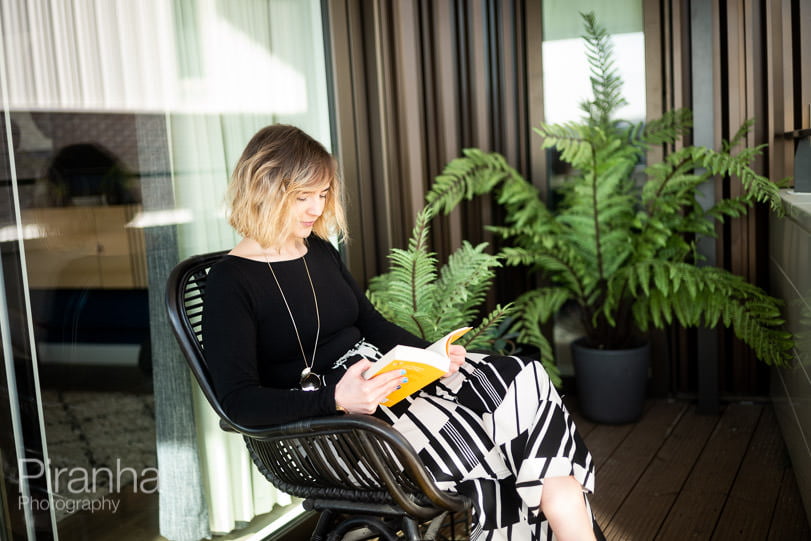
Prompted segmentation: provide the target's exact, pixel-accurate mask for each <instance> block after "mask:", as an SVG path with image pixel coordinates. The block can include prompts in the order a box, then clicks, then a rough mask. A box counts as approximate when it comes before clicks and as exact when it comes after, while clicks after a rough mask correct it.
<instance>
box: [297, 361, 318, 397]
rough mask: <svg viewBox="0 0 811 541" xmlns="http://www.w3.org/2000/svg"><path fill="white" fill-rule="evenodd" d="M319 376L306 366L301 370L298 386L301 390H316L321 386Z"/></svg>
mask: <svg viewBox="0 0 811 541" xmlns="http://www.w3.org/2000/svg"><path fill="white" fill-rule="evenodd" d="M321 385H322V383H321V376H319V375H318V374H316V373H315V372H313V371H311V370H310V367H309V366H308V367H306V368H305V369H304V370H302V371H301V379H300V380H299V387H301V390H302V391H317V390H318V389H320V388H321Z"/></svg>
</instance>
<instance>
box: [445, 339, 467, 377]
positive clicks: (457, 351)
mask: <svg viewBox="0 0 811 541" xmlns="http://www.w3.org/2000/svg"><path fill="white" fill-rule="evenodd" d="M466 354H467V351H466V350H465V348H464V347H463V346H459V345H456V344H451V345H450V346H449V347H448V357H450V359H451V366H450V370H448V373H447V374H445V375H444V376H442V377H445V378H447V377H448V376H452V375H454V374H455V373H457V372H458V371H459V367H460V366H462V365H463V364H465V355H466Z"/></svg>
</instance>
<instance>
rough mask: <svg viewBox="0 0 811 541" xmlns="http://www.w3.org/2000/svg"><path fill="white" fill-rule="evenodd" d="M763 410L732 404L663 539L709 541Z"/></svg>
mask: <svg viewBox="0 0 811 541" xmlns="http://www.w3.org/2000/svg"><path fill="white" fill-rule="evenodd" d="M762 410H763V406H760V405H753V404H748V405H745V404H730V405H729V406H727V408H726V409H725V411H724V414H723V416H722V417H721V420H720V422H719V423H718V426H716V428H715V431H714V432H713V433H712V435H711V436H710V439H709V441H708V442H707V445H706V446H705V447H704V450H703V451H702V452H701V456H700V457H699V459H698V461H697V462H696V465H695V467H694V468H693V471H692V472H691V473H690V475H689V477H688V478H687V482H686V483H685V484H684V487H683V488H682V490H681V492H680V493H679V495H678V498H677V499H676V502H675V503H674V504H673V507H672V509H671V510H670V513H669V514H668V516H667V519H666V520H665V523H664V524H663V525H662V528H661V530H660V531H659V534H658V535H657V537H658V538H660V539H688V538H689V539H709V537H710V535H711V534H712V532H713V529H714V528H715V524H716V522H717V521H718V517H719V516H720V514H721V510H722V509H723V507H724V502H725V501H726V498H727V495H728V494H729V491H730V489H731V487H732V484H733V483H734V482H735V475H736V474H737V472H738V468H739V467H740V464H741V462H742V461H743V458H744V456H745V454H746V447H747V445H748V444H749V441H750V439H751V437H752V433H753V432H754V429H755V426H757V422H758V419H759V418H760V416H761V412H762Z"/></svg>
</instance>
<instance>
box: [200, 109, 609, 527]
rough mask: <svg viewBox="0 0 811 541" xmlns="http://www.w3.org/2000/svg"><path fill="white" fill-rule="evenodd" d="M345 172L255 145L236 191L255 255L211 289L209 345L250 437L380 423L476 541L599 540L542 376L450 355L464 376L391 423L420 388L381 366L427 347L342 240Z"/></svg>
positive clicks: (574, 439)
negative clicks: (410, 388) (290, 425)
mask: <svg viewBox="0 0 811 541" xmlns="http://www.w3.org/2000/svg"><path fill="white" fill-rule="evenodd" d="M341 199H342V198H341V184H340V182H339V179H338V174H337V164H336V162H335V159H334V158H333V157H332V156H331V155H330V154H329V153H328V152H327V151H326V150H325V149H324V148H323V146H321V145H320V144H319V143H318V142H316V141H315V140H314V139H312V138H311V137H309V136H308V135H306V134H305V133H304V132H302V131H301V130H299V129H298V128H295V127H292V126H283V125H274V126H268V127H266V128H264V129H262V130H260V131H259V132H258V133H257V134H256V135H254V137H253V138H252V139H251V141H250V142H249V143H248V145H247V147H246V148H245V151H244V152H243V154H242V156H241V157H240V159H239V161H238V162H237V165H236V167H235V170H234V173H233V175H232V179H231V184H230V186H229V204H230V216H229V221H230V223H231V225H232V226H233V227H234V229H235V230H236V231H237V232H238V233H240V234H241V235H242V236H243V239H242V240H241V241H240V242H239V243H238V244H237V245H236V246H235V247H234V249H233V250H231V252H230V253H229V255H228V256H226V257H225V258H224V259H223V260H222V261H221V262H219V263H218V264H217V265H215V266H214V267H213V268H212V269H211V272H210V274H209V277H208V281H207V287H206V302H205V307H204V312H203V314H204V315H203V342H204V344H205V348H206V359H207V361H208V363H209V368H210V370H211V375H212V380H213V381H214V384H215V387H216V391H217V394H218V395H219V397H220V400H221V401H222V404H223V407H224V408H225V410H226V411H227V412H228V414H229V415H230V416H231V417H232V418H233V419H234V420H235V421H237V422H239V423H242V424H245V425H271V424H278V423H284V422H287V421H292V420H294V419H299V418H304V417H313V416H323V415H332V414H335V415H337V414H341V413H342V412H348V413H364V414H371V415H375V416H377V417H379V418H381V419H383V420H385V421H387V422H388V423H390V424H391V425H393V426H394V427H395V428H396V429H397V430H399V431H400V432H402V433H404V434H405V435H406V436H407V437H408V439H409V440H410V441H411V442H412V444H413V445H414V447H415V449H416V450H417V452H418V453H419V454H420V456H421V457H422V459H423V461H424V462H425V464H426V466H427V467H428V469H429V470H430V471H431V473H432V474H433V476H434V477H435V479H436V481H437V483H438V485H439V486H440V487H441V488H443V489H449V490H456V491H458V492H460V493H463V494H466V495H467V496H469V497H470V498H471V500H472V501H473V502H474V525H473V534H472V536H471V538H472V539H476V538H478V537H480V536H481V537H483V538H486V539H512V540H523V539H526V540H529V539H548V538H550V537H551V536H552V534H551V532H549V528H550V527H551V530H552V531H553V532H554V536H555V538H557V539H562V540H568V539H572V540H578V541H582V540H587V539H594V534H593V531H592V517H591V511H590V509H589V506H588V500H587V498H586V496H585V492H586V491H591V490H593V484H594V474H593V464H592V459H591V455H590V454H589V452H588V450H587V449H586V448H585V445H584V444H583V442H582V440H581V439H580V437H579V436H578V434H577V432H576V430H575V427H574V424H573V423H572V421H571V419H570V418H569V415H568V413H567V412H566V409H565V408H564V406H563V404H562V403H561V400H560V397H559V396H558V394H557V392H556V391H555V389H554V387H553V386H552V385H551V384H550V382H549V378H548V377H547V375H546V373H545V372H544V370H543V368H542V366H541V364H540V363H539V362H537V361H533V360H529V359H520V358H517V357H503V356H484V355H480V354H473V353H467V352H466V351H465V349H464V348H463V347H461V346H458V345H454V346H452V347H451V350H450V358H451V369H450V372H449V373H448V374H447V375H446V376H445V377H444V378H442V379H440V380H439V381H438V382H437V383H435V384H433V385H429V386H428V387H426V388H425V389H423V390H422V391H420V392H419V393H416V394H414V395H412V396H411V397H409V398H407V399H405V400H403V401H401V402H400V403H398V404H396V405H394V406H392V407H390V408H389V407H386V406H384V405H381V401H383V400H384V399H385V397H386V396H387V395H388V394H389V393H391V392H392V391H393V390H394V389H396V388H397V386H398V385H400V384H401V383H403V381H404V380H405V379H406V378H408V374H403V373H399V372H388V373H384V374H380V375H378V376H376V377H374V378H371V379H369V380H366V379H364V378H363V376H362V373H363V372H364V371H365V370H366V369H367V368H368V367H369V366H370V365H371V361H370V359H372V360H374V359H376V358H378V357H379V356H380V353H379V352H380V351H384V352H385V351H388V350H389V349H390V348H392V347H393V346H395V345H397V344H406V345H413V346H420V347H424V346H426V345H428V343H427V342H425V341H424V340H421V339H420V338H418V337H416V336H414V335H412V334H410V333H409V332H407V331H405V330H404V329H401V328H400V327H398V326H396V325H394V324H392V323H390V322H388V321H386V320H385V319H384V318H383V317H382V316H381V315H380V314H379V313H378V312H377V311H376V310H375V309H374V308H373V307H372V305H371V304H370V303H369V301H368V300H367V299H366V298H365V296H364V294H363V292H362V291H361V289H360V288H359V287H358V285H357V284H356V282H355V281H354V280H353V278H352V276H351V275H350V274H349V272H348V271H347V269H346V267H345V266H344V265H343V263H342V262H341V259H340V257H339V255H338V252H337V251H336V250H335V248H333V246H332V245H331V244H330V243H329V242H328V241H327V240H326V239H327V238H329V237H330V236H331V235H335V236H337V237H339V238H340V237H342V236H344V234H345V230H346V227H345V220H344V214H343V207H342V204H341Z"/></svg>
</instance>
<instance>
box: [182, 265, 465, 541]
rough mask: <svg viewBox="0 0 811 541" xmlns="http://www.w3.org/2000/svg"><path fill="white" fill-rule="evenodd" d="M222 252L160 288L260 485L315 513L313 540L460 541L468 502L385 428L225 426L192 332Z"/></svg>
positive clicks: (316, 423)
mask: <svg viewBox="0 0 811 541" xmlns="http://www.w3.org/2000/svg"><path fill="white" fill-rule="evenodd" d="M224 254H225V252H215V253H210V254H203V255H199V256H193V257H190V258H188V259H186V260H184V261H182V262H181V263H179V264H178V265H177V266H176V267H175V268H174V270H173V271H172V273H171V274H170V276H169V280H168V283H167V290H166V304H167V310H168V312H169V319H170V322H171V325H172V329H173V331H174V333H175V336H176V337H177V340H178V342H179V344H180V348H181V350H182V351H183V354H184V356H185V357H186V360H187V361H188V364H189V367H190V368H191V371H192V373H193V374H194V376H195V378H196V379H197V382H198V383H199V385H200V388H201V389H202V391H203V394H204V395H205V397H206V398H207V399H208V402H209V403H210V404H211V406H212V408H214V411H215V412H216V413H217V415H219V417H220V426H221V427H222V428H223V429H224V430H229V431H233V432H238V433H240V434H242V436H243V437H244V439H245V442H246V444H247V447H248V451H249V453H250V456H251V458H252V459H253V461H254V463H255V464H256V465H257V467H258V469H259V470H260V471H261V472H262V473H263V474H264V476H265V477H266V478H267V479H268V481H270V482H271V483H272V484H273V485H275V486H276V487H277V488H278V489H280V490H282V491H284V492H286V493H288V494H291V495H293V496H297V497H300V498H303V499H304V501H303V506H304V508H305V509H308V510H313V511H319V512H320V513H321V515H320V517H319V520H318V524H317V526H316V529H315V531H314V532H313V534H312V537H311V539H312V540H322V539H326V540H341V539H370V538H379V539H381V540H392V539H398V538H400V539H402V538H405V539H409V540H418V539H439V538H447V537H446V536H447V535H448V534H447V533H446V532H445V530H446V529H447V528H448V525H449V524H450V525H451V527H456V528H457V531H456V532H452V533H450V537H451V538H455V539H464V538H466V536H467V532H468V524H467V522H468V518H467V517H468V509H469V501H468V500H467V499H465V498H464V497H462V496H460V495H457V494H452V493H448V492H444V491H441V490H439V488H438V487H437V486H436V484H435V483H434V482H433V479H432V478H431V476H430V475H429V473H428V471H427V470H426V469H425V466H424V465H423V463H422V461H421V460H420V458H419V456H418V455H417V454H416V452H415V451H414V449H413V447H411V444H409V443H408V441H407V440H406V439H405V438H404V437H403V436H402V435H401V434H400V433H399V432H397V431H396V430H394V429H393V428H392V427H391V426H389V425H388V424H386V423H384V422H383V421H381V420H379V419H376V418H375V417H372V416H369V415H343V416H338V415H336V416H331V417H323V418H312V419H305V420H302V421H297V422H294V423H290V424H286V425H282V426H275V427H268V428H254V427H245V426H241V425H239V424H238V423H236V422H234V421H233V420H232V419H230V418H229V416H228V415H227V414H226V413H225V411H224V410H223V409H222V406H221V405H220V403H219V402H218V400H217V395H216V394H215V392H214V388H213V386H212V384H211V381H210V377H209V373H208V370H207V367H206V359H205V354H204V351H203V347H202V343H201V341H202V336H201V328H200V327H201V315H202V311H203V298H204V296H205V284H206V277H207V276H208V270H209V268H210V267H211V266H212V265H213V264H214V263H216V262H217V261H218V260H219V259H220V258H222V256H223V255H224ZM460 517H461V518H460ZM443 524H444V526H443ZM458 529H461V530H462V532H458ZM460 533H461V535H460Z"/></svg>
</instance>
